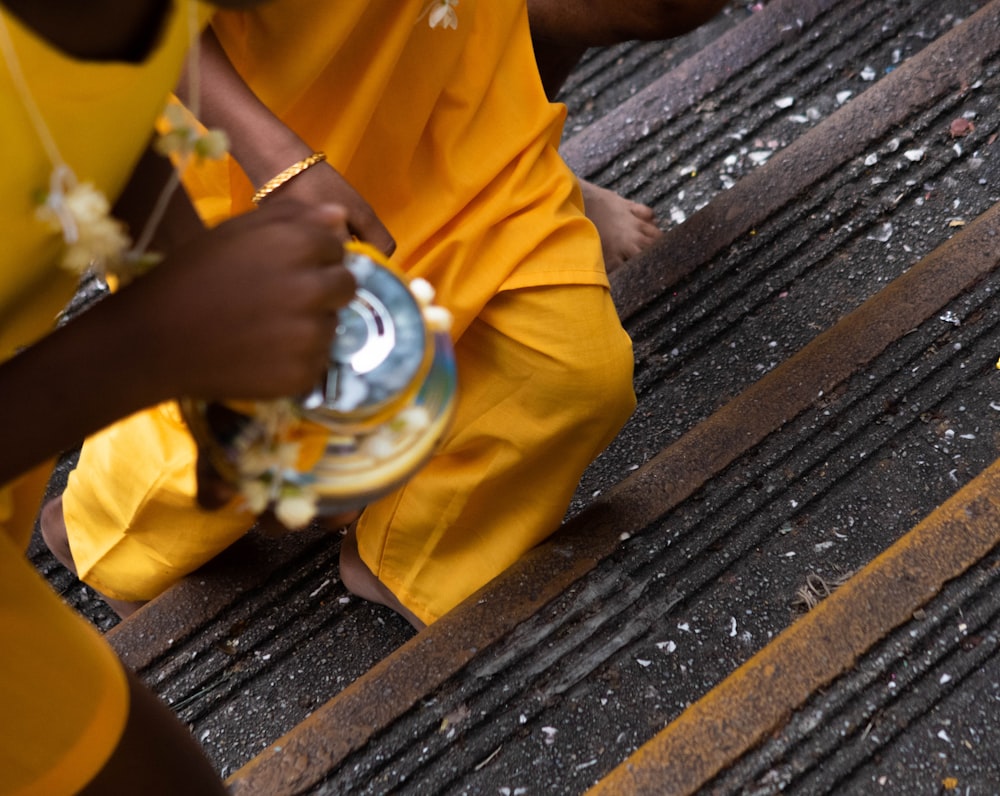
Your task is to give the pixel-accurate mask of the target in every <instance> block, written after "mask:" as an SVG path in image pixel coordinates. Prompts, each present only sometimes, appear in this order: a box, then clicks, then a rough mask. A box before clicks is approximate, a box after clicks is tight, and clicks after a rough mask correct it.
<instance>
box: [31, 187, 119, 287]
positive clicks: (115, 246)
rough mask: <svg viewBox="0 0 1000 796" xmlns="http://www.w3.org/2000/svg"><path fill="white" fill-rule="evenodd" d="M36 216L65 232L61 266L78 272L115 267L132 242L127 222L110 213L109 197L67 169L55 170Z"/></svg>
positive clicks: (106, 270)
mask: <svg viewBox="0 0 1000 796" xmlns="http://www.w3.org/2000/svg"><path fill="white" fill-rule="evenodd" d="M36 216H37V217H38V218H39V219H40V220H41V221H43V222H45V223H46V224H48V225H49V226H50V227H51V228H52V229H53V230H54V231H56V232H59V233H60V234H61V235H62V237H63V240H64V241H65V242H66V250H65V252H64V253H63V257H62V266H63V267H64V268H66V269H68V270H70V271H72V272H73V273H76V274H82V273H84V272H85V271H87V270H88V269H90V268H93V269H94V270H96V271H99V272H101V273H106V272H108V271H114V270H116V269H117V268H119V267H120V264H121V263H122V261H123V258H124V256H125V252H126V251H128V249H129V247H130V246H131V245H132V240H131V238H130V237H129V235H128V232H127V230H126V228H125V225H124V224H122V223H121V222H120V221H119V220H118V219H116V218H115V217H114V216H112V215H111V204H110V203H109V202H108V200H107V197H105V196H104V194H103V193H101V192H100V191H98V190H97V188H95V187H94V186H93V185H92V184H91V183H89V182H85V183H77V182H76V180H75V178H74V177H73V175H72V172H70V171H69V170H68V169H66V170H61V169H56V170H55V171H54V172H53V175H52V181H51V184H50V188H49V193H48V195H47V196H46V197H45V201H44V203H43V204H41V205H39V207H38V209H37V211H36Z"/></svg>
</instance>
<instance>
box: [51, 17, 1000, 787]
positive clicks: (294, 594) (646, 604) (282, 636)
mask: <svg viewBox="0 0 1000 796" xmlns="http://www.w3.org/2000/svg"><path fill="white" fill-rule="evenodd" d="M754 9H755V10H754ZM566 100H567V103H568V105H569V108H570V116H569V119H568V123H567V138H566V141H565V144H564V149H563V151H564V154H565V156H566V158H567V160H568V161H569V162H570V163H571V165H573V166H574V168H575V169H576V170H577V172H578V173H579V174H580V175H581V176H583V177H586V178H589V179H592V180H593V181H595V182H598V183H600V184H603V185H606V186H607V187H610V188H614V189H615V190H618V191H620V192H622V193H625V194H627V195H629V196H630V197H632V198H634V199H637V200H639V201H643V202H646V203H649V204H651V205H652V206H653V207H654V208H655V209H656V210H657V212H658V214H659V216H660V218H661V220H662V221H663V224H664V226H665V228H666V229H667V234H666V235H665V236H664V238H663V240H662V241H661V243H660V244H658V245H657V246H656V247H654V249H653V250H652V251H650V252H648V253H647V254H646V255H644V256H643V257H641V258H639V259H638V260H636V261H634V262H632V263H631V264H630V265H629V266H627V267H626V268H625V269H622V270H621V271H619V272H618V273H616V274H615V275H614V277H613V280H612V281H613V290H614V295H615V299H616V303H617V305H618V307H619V310H620V313H621V315H622V317H623V319H624V322H625V324H626V327H627V328H628V330H629V332H630V333H631V334H632V336H633V340H634V343H635V351H636V366H637V367H636V388H637V392H638V395H639V407H638V409H637V411H636V413H635V415H634V417H633V418H632V420H631V421H630V422H629V423H628V424H627V426H626V428H625V429H624V430H623V432H622V434H621V435H620V436H619V438H618V439H617V440H616V441H615V442H614V443H613V444H612V445H611V446H610V448H609V449H608V451H606V453H605V454H604V455H603V456H602V457H601V458H600V459H599V460H598V461H597V462H595V464H594V465H593V466H592V467H591V468H590V470H588V472H587V473H586V475H585V476H584V479H583V481H582V482H581V485H580V488H579V490H578V493H577V496H576V498H575V500H574V503H573V506H572V509H571V512H570V517H568V519H567V522H566V524H565V526H564V527H563V528H562V529H561V530H560V531H559V533H557V534H556V536H554V537H553V539H552V540H551V541H550V542H548V543H547V544H546V545H544V546H543V547H542V548H540V549H539V550H538V551H536V552H534V553H533V554H532V555H530V556H528V557H527V558H526V559H525V560H524V561H523V562H521V563H520V564H519V565H517V566H515V567H514V568H513V569H512V570H511V571H510V572H509V573H507V574H506V575H505V576H503V577H502V578H500V579H498V581H497V582H495V583H494V584H491V585H490V586H488V587H486V588H485V589H484V590H483V591H482V592H481V593H480V594H479V595H476V596H474V597H473V598H472V599H471V600H470V601H468V603H466V604H465V605H463V606H462V607H460V608H459V609H458V610H456V611H455V613H454V615H452V616H449V617H446V618H445V619H443V620H442V621H441V622H439V623H438V624H436V625H435V626H433V627H432V628H430V629H429V630H427V631H424V632H423V633H420V634H417V635H415V636H414V635H413V634H412V633H411V631H410V630H409V629H408V627H407V626H406V625H405V624H404V623H403V622H402V621H401V620H399V619H398V618H397V617H395V616H393V615H391V614H389V613H388V612H385V611H383V610H381V609H378V608H375V607H371V606H367V605H365V604H363V603H361V602H360V601H358V600H356V599H354V598H351V597H350V596H349V595H347V594H346V593H345V592H344V590H343V587H342V586H341V585H340V583H339V581H338V579H337V571H336V560H337V544H338V540H337V538H336V537H335V536H334V537H330V536H327V535H324V534H323V533H321V532H319V531H311V532H309V533H307V534H305V535H302V536H297V537H292V538H289V539H285V540H281V541H274V540H268V539H262V538H256V537H251V538H248V539H247V540H245V541H244V543H242V544H240V545H238V546H237V547H236V548H235V549H234V550H233V551H231V553H230V554H229V555H227V556H226V557H224V559H223V560H221V561H219V562H217V563H216V565H214V566H213V567H211V568H209V569H208V570H207V571H206V572H204V573H199V574H198V576H196V577H194V578H191V579H190V580H189V581H188V582H186V583H184V584H182V586H181V587H179V588H178V589H177V590H175V591H174V592H172V593H169V594H167V595H164V597H163V598H161V600H159V601H157V602H155V603H153V604H152V605H150V606H148V607H147V608H146V609H144V610H143V611H141V612H139V613H138V614H137V615H136V616H135V617H133V618H132V619H130V620H129V621H127V622H124V623H122V624H121V625H119V626H118V627H116V628H114V629H113V630H109V637H110V638H111V639H112V642H113V643H114V644H115V645H116V647H117V648H118V649H119V650H120V651H121V653H122V655H123V657H124V658H125V660H126V661H127V662H129V664H130V665H132V666H134V667H135V668H136V669H137V670H138V671H139V672H140V673H141V674H142V676H143V677H144V678H145V679H146V680H147V681H148V682H150V683H151V684H152V685H153V687H154V688H156V689H157V691H158V692H159V693H160V694H161V695H162V696H163V697H164V698H165V699H166V700H167V701H168V702H170V703H171V704H173V705H174V707H175V708H176V709H177V710H178V712H179V714H180V715H181V716H182V717H183V718H184V719H185V720H186V721H187V722H189V723H190V724H191V726H192V729H193V731H194V733H195V735H196V737H198V738H199V740H201V741H202V742H203V744H204V745H205V748H206V750H207V751H208V753H209V755H210V757H211V758H212V760H213V761H214V762H215V764H216V765H217V766H218V768H219V770H220V771H221V772H223V773H224V774H226V775H233V776H232V780H231V783H232V787H233V790H234V792H236V793H239V794H284V793H314V794H333V793H346V792H351V793H354V792H358V793H385V792H390V791H391V792H402V793H409V792H412V793H420V794H426V793H469V794H495V793H502V794H519V793H523V794H533V793H584V792H586V791H587V790H588V789H590V788H591V787H593V786H595V785H596V784H597V783H600V782H601V781H602V780H603V781H604V783H605V784H604V786H599V787H604V788H605V789H606V792H621V787H620V783H622V782H627V783H629V786H628V787H629V789H630V790H632V789H636V788H638V787H639V783H645V785H644V786H645V787H648V792H657V793H659V792H662V793H668V792H676V793H680V792H704V793H747V794H750V793H753V794H767V793H777V792H779V791H780V792H795V793H838V794H839V793H859V794H860V793H866V794H867V793H893V794H896V793H906V794H923V793H927V794H932V793H941V792H945V791H948V790H949V789H950V790H954V792H956V793H969V794H992V793H1000V769H998V764H997V762H996V752H995V750H996V749H997V748H1000V658H998V655H997V643H998V631H1000V627H998V624H997V623H998V619H997V617H998V615H1000V614H998V610H1000V606H997V605H996V602H997V598H996V596H995V595H996V593H997V591H996V577H997V571H998V565H1000V561H998V558H997V555H998V554H997V551H996V549H994V548H993V547H992V544H994V543H992V542H990V537H989V533H992V532H994V529H995V527H997V523H994V524H993V525H992V526H991V525H990V523H989V522H986V523H985V526H984V527H985V528H986V530H984V531H982V532H981V534H980V535H981V538H980V541H979V542H978V544H979V547H976V548H974V547H973V546H972V545H971V543H970V544H969V545H968V546H967V548H966V546H965V543H964V541H963V540H964V538H965V537H963V528H965V527H966V526H965V525H964V523H968V524H969V525H968V527H969V529H971V528H973V527H974V522H975V521H976V518H977V517H980V518H981V517H984V516H985V517H992V516H993V515H992V514H990V512H992V511H995V502H994V501H995V499H996V498H995V495H996V490H995V483H996V480H995V477H992V476H990V472H991V471H990V470H989V469H988V468H989V467H990V466H991V465H992V464H993V463H994V461H995V460H997V458H998V450H1000V371H998V370H997V369H996V364H997V360H998V357H1000V309H998V307H997V295H996V294H997V291H998V289H1000V268H998V265H1000V142H998V141H997V132H998V130H1000V0H993V2H981V1H976V2H974V1H973V0H936V1H933V2H932V1H931V0H866V1H865V2H861V0H838V1H835V0H811V1H809V0H771V2H769V3H767V4H764V5H763V6H760V7H758V6H754V7H752V8H751V7H749V6H746V5H744V4H738V5H733V6H732V7H731V8H730V9H728V10H727V11H726V12H725V13H724V14H723V15H720V17H719V18H718V19H717V20H716V21H715V22H714V23H713V24H712V25H709V26H706V27H705V28H704V29H702V30H700V31H698V32H696V33H695V34H693V35H692V36H689V37H685V38H684V39H681V40H678V41H675V42H668V43H653V44H636V45H623V46H621V47H618V48H612V49H610V50H607V51H602V52H595V53H593V54H592V56H591V57H589V58H588V59H587V60H586V62H585V63H584V64H582V65H581V68H580V69H579V70H578V72H577V74H576V75H574V77H573V78H572V80H571V82H570V84H569V85H568V87H567V92H566ZM963 487H964V488H965V489H964V490H963ZM960 490H961V491H960ZM945 515H946V519H947V523H950V524H948V525H947V527H948V528H949V529H950V531H949V533H943V532H941V533H938V532H937V531H936V530H935V529H937V528H941V527H945V525H935V523H938V522H940V523H944V521H945V520H944V519H942V517H945ZM925 526H929V527H930V528H931V529H932V530H929V531H928V530H926V529H924V530H920V529H921V528H924V527H925ZM976 527H978V526H976ZM970 534H971V530H970ZM970 538H971V536H970ZM918 539H919V540H922V541H921V543H920V545H918V544H917V543H916V541H915V540H918ZM956 547H958V548H961V549H959V550H956V549H955V548H956ZM912 550H920V551H923V552H921V555H923V556H924V558H921V559H919V560H918V562H917V563H916V564H908V565H907V566H911V570H905V569H904V570H899V569H893V567H892V566H890V563H889V562H897V561H900V560H909V559H905V555H904V554H906V553H907V551H912ZM34 558H35V560H36V561H37V563H38V565H39V566H40V567H41V568H43V569H44V570H45V571H46V572H47V573H48V574H49V577H50V580H52V582H53V583H54V584H56V585H57V587H59V588H62V589H64V590H65V591H66V593H67V595H68V596H69V598H70V599H71V601H73V602H74V603H75V604H77V605H78V606H80V607H81V608H82V609H84V610H85V612H86V613H88V615H89V616H91V617H92V618H93V619H94V621H95V622H96V623H98V624H99V625H100V624H103V625H105V626H110V625H111V624H113V620H111V619H110V617H108V616H107V615H106V614H104V613H102V612H101V611H100V609H99V606H98V605H97V603H95V602H94V601H93V600H90V599H88V598H87V594H86V592H85V591H84V590H81V589H80V588H79V587H78V586H77V585H76V584H74V583H73V582H72V581H71V580H69V579H67V577H66V575H65V573H62V572H60V571H59V570H58V568H56V567H54V566H53V565H52V564H51V561H50V560H49V559H48V558H47V557H46V556H45V554H44V552H43V551H41V550H40V549H39V548H38V547H37V546H36V547H35V549H34ZM900 572H902V573H903V574H900ZM907 572H911V573H913V578H914V579H915V580H919V581H920V583H926V584H930V585H929V586H926V588H923V590H919V589H908V588H904V585H907V584H908V583H909V580H908V577H909V576H908V575H907V574H906V573H907ZM917 576H919V577H917ZM842 583H843V584H845V585H844V586H841V587H840V588H837V585H838V584H842ZM894 584H899V586H898V588H896V587H894ZM876 586H877V587H878V588H876ZM831 592H832V594H831ZM858 595H862V596H864V599H867V600H869V602H868V603H865V602H864V600H862V601H861V602H860V603H858V602H857V600H861V597H858ZM865 595H868V596H865ZM870 595H878V597H877V598H876V597H871V596H870ZM816 602H819V606H818V607H815V608H813V610H809V611H807V610H806V609H807V608H809V607H810V606H812V604H813V603H816ZM848 608H849V609H850V610H848ZM820 623H828V624H825V625H821V624H820ZM823 628H825V631H824V632H825V633H826V636H824V638H825V639H826V641H827V642H828V643H829V641H830V638H832V639H833V643H832V645H831V646H830V649H831V650H832V652H830V654H829V655H827V656H826V657H825V658H823V660H820V659H819V653H818V652H817V650H818V649H819V647H820V646H821V645H816V644H814V645H811V646H810V645H806V646H803V647H796V646H795V645H794V644H792V643H791V642H790V641H789V639H790V638H799V637H801V638H809V637H810V635H809V634H810V633H815V632H819V630H818V629H823ZM786 649H787V650H791V651H792V652H791V653H789V654H788V655H785V654H784V653H783V651H784V650H786ZM814 658H815V659H814ZM821 664H822V665H821ZM768 665H770V666H771V667H772V668H771V669H770V670H767V672H768V678H769V679H767V680H766V681H765V682H766V683H767V686H766V689H764V691H766V693H760V690H761V689H760V688H759V689H757V690H756V691H754V690H753V689H750V690H749V691H747V690H746V689H747V684H748V683H753V682H755V681H754V680H753V678H752V677H749V676H747V675H746V673H747V672H754V671H760V672H764V671H765V668H766V666H768ZM793 675H794V680H793ZM793 681H794V682H795V683H797V685H796V688H797V689H798V691H796V690H795V689H793V688H792V687H791V686H792V683H793ZM741 688H742V689H743V690H741ZM799 692H801V694H802V696H801V698H796V699H794V700H792V701H790V702H788V701H782V700H787V699H788V698H789V695H790V694H793V693H799ZM726 695H738V696H739V699H737V698H736V696H726ZM724 697H725V698H724ZM772 697H773V698H772ZM754 699H758V700H762V701H761V704H763V705H766V706H767V707H768V709H769V710H770V709H775V713H774V716H776V718H775V717H771V718H768V716H769V715H770V714H769V713H768V710H764V709H760V710H754V711H747V710H746V709H744V713H748V712H749V713H753V715H749V716H747V715H739V714H738V713H737V712H736V711H737V706H739V705H747V704H754V702H753V700H754ZM740 700H744V701H742V702H741V701H740ZM777 708H780V710H777ZM727 710H731V711H733V712H732V713H728V714H727V712H726V711H727ZM740 727H743V729H739V728H740ZM734 728H735V729H734ZM729 729H732V730H733V731H732V732H731V734H729V735H725V736H723V734H722V733H723V730H726V731H728V730H729ZM736 729H739V731H738V732H737V731H736ZM661 731H663V732H664V734H663V735H660V733H661ZM723 737H725V738H726V739H727V740H726V745H725V747H723V744H722V743H721V741H720V740H718V739H720V738H723ZM677 739H680V740H679V741H678V740H677ZM697 739H702V741H703V747H702V751H704V752H705V754H706V758H707V757H708V753H709V752H710V751H712V752H721V751H725V752H726V755H725V757H720V758H718V759H716V760H715V763H713V765H715V766H716V767H715V768H712V766H711V765H708V763H706V765H705V768H704V772H703V773H699V772H702V769H701V768H699V767H697V766H694V765H691V766H686V767H685V768H684V771H683V772H678V771H677V770H676V769H671V766H679V765H681V763H679V762H678V760H679V759H680V758H677V757H674V758H672V757H670V756H667V757H666V758H662V757H659V756H658V752H659V750H661V749H664V748H667V749H669V748H676V747H671V746H669V743H678V742H685V741H686V742H691V743H693V742H694V741H695V740H697ZM705 739H707V740H705ZM714 747H717V748H714ZM639 750H641V751H639ZM720 760H721V763H720V762H719V761H720ZM709 762H711V761H709ZM720 765H721V768H720V767H719V766H720ZM234 772H235V773H234ZM623 772H626V773H623ZM680 774H683V777H682V776H680ZM622 777H626V779H622ZM681 780H684V782H686V783H687V784H685V785H683V786H681V785H677V786H676V787H675V786H674V784H672V783H674V782H679V781H681ZM691 783H693V785H692V784H691Z"/></svg>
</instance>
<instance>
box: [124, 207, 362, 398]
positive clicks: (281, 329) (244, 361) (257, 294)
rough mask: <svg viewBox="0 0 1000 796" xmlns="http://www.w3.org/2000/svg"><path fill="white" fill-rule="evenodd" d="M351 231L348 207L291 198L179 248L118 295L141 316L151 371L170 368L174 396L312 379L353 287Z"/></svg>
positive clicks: (323, 364)
mask: <svg viewBox="0 0 1000 796" xmlns="http://www.w3.org/2000/svg"><path fill="white" fill-rule="evenodd" d="M349 237H350V235H349V233H348V229H347V221H346V212H345V210H344V209H343V208H341V207H336V206H331V205H322V206H310V207H302V206H301V205H299V204H297V203H295V202H291V201H282V202H275V203H273V205H271V206H268V207H262V208H261V209H260V210H258V211H255V212H253V213H248V214H245V215H243V216H240V217H237V218H234V219H231V220H229V221H227V222H225V223H223V224H220V225H219V226H218V227H216V228H215V229H212V230H209V231H207V232H206V233H205V234H203V235H200V236H198V237H197V238H195V239H193V240H192V241H190V242H189V243H187V244H186V245H184V246H183V247H181V248H180V249H178V250H177V251H176V252H174V253H172V254H171V256H169V257H168V258H167V259H166V260H165V261H164V262H163V263H161V264H160V265H158V266H157V267H156V268H154V269H153V270H152V271H151V272H150V273H149V274H147V275H146V276H144V277H142V278H141V279H138V280H136V281H135V282H133V283H132V284H131V285H129V286H128V287H126V288H125V289H123V290H122V291H121V292H120V293H119V294H118V296H117V297H113V298H118V299H119V300H120V301H122V302H123V303H124V302H128V305H129V307H130V308H131V312H132V313H133V315H135V316H140V317H137V318H136V319H135V323H136V324H137V325H136V327H135V328H140V329H144V330H145V334H146V335H147V339H146V340H145V341H144V342H145V343H147V347H146V350H147V352H148V361H147V362H146V363H144V366H145V369H146V371H147V372H146V373H145V374H142V375H143V377H145V378H151V379H154V380H155V379H161V380H162V383H161V384H160V387H161V389H162V392H163V393H164V395H165V396H167V397H179V396H186V397H191V398H203V399H209V400H210V399H220V398H228V399H241V398H242V399H256V400H264V399H272V398H281V397H287V396H291V395H298V394H301V393H303V392H305V391H307V390H308V389H310V388H311V387H312V386H313V385H314V384H316V382H317V381H318V380H319V379H320V378H321V376H322V375H323V373H324V372H325V370H326V368H327V366H328V364H329V350H330V346H331V344H332V342H333V338H334V334H335V330H336V324H337V314H336V313H337V310H338V309H339V308H340V307H343V306H345V305H346V304H347V303H348V302H349V301H350V299H351V298H352V296H353V295H354V289H355V283H354V279H353V277H352V276H351V275H350V273H349V272H348V271H347V270H346V269H345V268H344V267H343V266H342V265H341V260H342V257H343V247H342V244H343V242H344V241H346V240H347V239H348V238H349ZM122 328H132V327H129V326H124V327H122ZM123 375H126V376H127V375H128V374H123Z"/></svg>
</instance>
